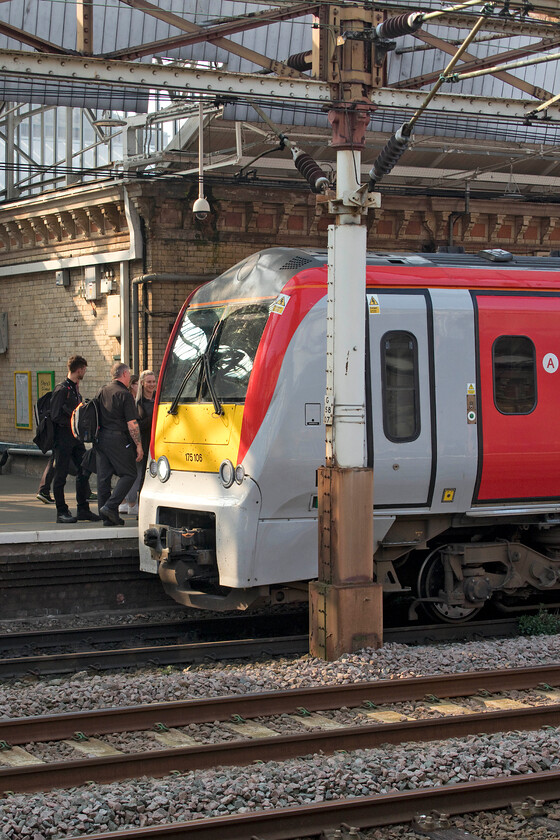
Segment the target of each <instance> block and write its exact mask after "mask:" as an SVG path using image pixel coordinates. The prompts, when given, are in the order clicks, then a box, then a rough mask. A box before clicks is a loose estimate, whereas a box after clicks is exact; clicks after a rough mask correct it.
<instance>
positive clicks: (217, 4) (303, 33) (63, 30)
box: [0, 0, 560, 142]
mask: <svg viewBox="0 0 560 840" xmlns="http://www.w3.org/2000/svg"><path fill="white" fill-rule="evenodd" d="M152 2H156V5H158V6H159V7H160V8H161V9H164V10H167V11H171V12H173V13H175V14H177V15H179V16H181V17H184V18H186V19H187V20H190V21H194V22H195V23H196V24H198V25H201V26H204V25H212V24H215V23H216V21H217V20H220V19H224V18H228V17H233V16H238V15H245V14H253V13H255V12H258V11H260V10H265V9H270V8H271V7H270V6H269V5H267V4H263V5H256V4H253V3H244V2H241V0H152ZM420 5H422V4H420ZM444 5H445V4H444V3H443V2H441V0H435V2H431V3H430V7H431V8H441V7H443V6H444ZM403 6H404V7H408V8H410V9H415V8H418V3H417V2H415V0H400V2H399V8H402V7H403ZM397 11H398V9H397V8H395V12H397ZM93 15H94V51H95V52H96V53H107V52H112V51H114V50H120V49H126V48H127V47H129V46H136V45H139V44H142V43H146V42H152V41H158V40H163V39H165V38H168V37H173V36H176V35H179V34H180V32H181V30H179V29H178V28H177V27H173V26H170V25H169V24H168V23H166V22H164V21H160V20H157V19H156V18H154V17H153V16H151V15H148V14H145V13H143V12H142V11H140V10H139V9H132V8H130V7H129V6H126V5H124V4H117V5H116V4H115V2H114V0H96V2H95V3H94V5H93ZM0 20H4V21H7V22H8V23H10V24H12V25H13V26H16V27H19V28H22V29H25V30H27V31H29V32H31V33H34V34H38V35H39V36H40V37H44V38H46V39H47V40H51V41H53V42H55V43H60V44H61V45H62V46H64V47H66V48H68V49H75V47H76V19H75V7H74V6H73V4H66V3H45V2H44V0H43V2H39V0H26V2H25V3H22V2H15V0H13V1H12V2H10V3H0ZM474 20H475V16H474V15H472V16H470V17H469V19H468V20H466V22H465V28H462V29H457V28H456V27H445V26H434V25H430V26H427V31H428V32H433V33H434V34H435V35H437V36H438V37H441V38H443V39H446V40H447V39H452V40H456V41H462V40H463V39H464V38H465V36H466V34H467V32H468V29H469V28H470V27H471V26H472V24H473V22H474ZM311 23H312V19H311V18H310V17H307V18H303V17H302V18H296V19H293V20H287V21H284V22H282V23H276V24H273V25H270V26H264V27H259V28H257V29H253V30H248V31H246V32H243V33H238V34H236V35H233V36H231V40H232V41H234V42H235V43H238V44H242V45H244V46H246V47H247V48H248V49H252V50H254V51H256V52H260V53H261V54H265V55H267V56H268V57H270V58H273V59H278V60H281V61H285V60H286V59H287V57H288V56H289V55H291V54H294V53H298V52H303V51H307V50H309V49H310V48H311V34H312V30H311ZM536 40H539V39H538V38H529V37H527V38H519V37H515V38H513V37H508V38H503V39H499V40H493V41H481V42H478V43H473V44H472V45H471V47H470V48H469V51H470V52H471V53H472V54H473V55H476V56H477V57H479V58H485V57H487V56H497V55H498V54H499V53H500V52H502V51H504V50H507V49H513V48H515V47H518V46H519V45H520V44H523V43H525V44H529V43H531V42H534V41H536ZM420 45H421V42H420V41H419V40H417V39H416V38H414V37H412V36H408V37H406V38H402V39H399V40H398V46H399V48H409V47H418V46H420ZM19 46H20V45H19V44H17V43H16V42H14V40H13V39H9V38H7V37H6V36H3V35H0V48H14V47H19ZM22 48H23V49H31V47H27V46H25V45H22ZM557 49H559V50H560V48H557ZM163 53H164V54H167V55H169V56H170V57H175V58H180V59H193V60H204V61H209V62H214V61H219V62H221V63H224V64H225V65H226V66H227V69H228V70H230V71H232V72H243V73H245V72H249V71H252V72H255V71H258V70H259V69H260V68H259V67H258V66H256V65H254V64H253V63H252V62H248V61H246V60H244V59H242V58H240V57H239V56H236V55H234V54H233V53H229V52H227V51H225V50H223V49H221V48H218V47H216V46H215V45H214V44H211V43H206V42H202V43H199V44H194V45H192V46H190V47H181V48H178V49H176V50H173V51H169V50H164V51H163ZM151 60H152V58H151V56H147V57H145V58H144V61H146V62H150V61H151ZM449 60H450V56H449V55H448V54H447V53H443V52H441V51H439V50H436V49H431V50H425V49H421V50H420V49H418V50H415V51H412V52H405V53H396V52H393V53H390V54H389V57H388V67H387V72H388V80H389V83H395V82H396V81H400V80H403V79H407V78H414V77H417V76H421V75H423V74H426V73H432V74H433V73H436V74H437V73H439V72H441V70H442V69H443V68H444V67H445V66H446V65H447V64H448V62H449ZM460 66H461V65H460V64H459V65H458V67H457V70H458V71H459V72H460ZM510 73H511V74H512V75H516V76H517V77H518V78H520V79H522V80H525V81H527V82H528V83H530V84H531V85H536V86H539V87H543V88H545V89H547V90H550V91H551V92H553V93H555V92H557V90H558V89H559V88H560V69H559V67H558V63H557V62H554V63H549V64H540V65H535V66H534V67H528V68H523V69H519V70H513V71H510ZM431 84H432V83H430V84H429V85H428V86H425V87H424V89H426V90H427V89H428V88H429V87H431ZM7 87H9V88H10V90H11V91H12V95H13V91H14V90H19V91H20V92H21V94H23V90H24V87H23V86H22V83H20V82H17V83H16V82H15V80H14V81H10V82H9V85H8V84H7V83H5V85H4V91H6V88H7ZM35 87H36V89H38V88H37V86H35ZM443 90H444V91H446V92H456V93H463V94H476V95H484V96H488V97H511V98H527V94H526V93H524V92H523V91H521V90H519V89H518V88H514V87H512V86H511V85H509V84H507V83H506V82H504V81H502V80H501V79H497V78H495V77H491V76H484V77H482V78H478V79H472V80H466V81H464V82H461V83H460V84H456V85H451V84H446V85H444V87H443ZM435 104H436V103H434V106H435ZM90 107H94V106H93V105H90ZM100 107H101V106H100ZM113 107H117V106H116V105H113ZM142 110H143V109H142ZM269 113H270V115H271V117H272V119H273V120H274V121H275V122H277V123H278V124H280V125H290V124H295V125H304V124H305V125H307V126H311V127H326V126H327V124H328V123H327V119H326V115H325V114H324V113H323V112H321V110H320V109H318V108H305V107H302V106H299V105H297V106H296V105H295V104H294V106H292V107H290V106H289V105H283V106H282V107H279V108H274V109H271V110H270V111H269ZM408 116H409V114H408ZM406 117H407V113H405V112H395V111H393V110H389V109H385V110H383V111H381V110H379V111H378V112H377V113H376V114H375V116H374V119H373V120H372V123H371V126H370V127H371V128H372V129H374V130H379V131H384V132H386V131H393V130H395V128H396V127H398V126H399V125H400V124H401V123H402V122H403V120H404V119H405V118H406ZM226 118H228V119H242V120H243V119H245V120H252V121H254V120H255V113H254V111H253V109H252V108H250V107H248V106H247V105H239V106H235V107H233V106H228V108H227V109H226ZM417 131H418V133H421V132H422V131H425V132H426V133H431V134H438V135H440V134H441V135H443V134H448V135H449V134H458V135H459V136H473V137H496V138H499V137H504V138H505V137H507V139H515V140H518V139H519V140H523V139H526V138H528V137H532V138H537V140H536V141H535V142H541V140H540V139H538V138H542V137H545V138H546V140H544V141H542V142H550V138H551V137H552V134H554V132H552V131H548V130H547V128H546V126H542V125H538V126H534V127H526V126H521V125H516V124H513V123H507V124H506V123H501V124H498V123H492V121H491V120H490V121H489V120H488V119H480V120H469V121H468V122H467V121H466V120H461V119H459V118H458V117H457V116H455V115H454V116H449V117H446V116H444V115H438V116H437V117H436V116H434V114H433V113H430V114H427V115H426V117H425V118H423V120H422V121H421V122H420V123H419V125H418V128H417ZM554 139H555V138H554Z"/></svg>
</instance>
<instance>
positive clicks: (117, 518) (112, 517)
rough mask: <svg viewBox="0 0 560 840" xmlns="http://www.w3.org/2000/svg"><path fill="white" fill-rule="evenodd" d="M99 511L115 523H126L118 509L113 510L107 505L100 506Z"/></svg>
mask: <svg viewBox="0 0 560 840" xmlns="http://www.w3.org/2000/svg"><path fill="white" fill-rule="evenodd" d="M99 513H100V514H101V516H102V517H103V518H104V519H109V520H110V521H111V522H112V523H113V525H124V520H123V519H121V518H120V516H119V514H118V513H117V511H116V510H111V508H110V507H107V505H103V507H101V508H99Z"/></svg>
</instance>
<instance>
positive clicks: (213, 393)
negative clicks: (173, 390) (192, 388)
mask: <svg viewBox="0 0 560 840" xmlns="http://www.w3.org/2000/svg"><path fill="white" fill-rule="evenodd" d="M209 346H210V345H209ZM202 357H203V359H204V368H203V369H204V378H205V379H206V384H207V385H208V390H209V391H210V396H211V397H212V402H213V403H214V411H215V413H216V414H218V415H221V414H223V413H224V409H223V408H222V404H221V402H220V400H219V399H218V395H217V394H216V389H215V388H214V383H213V382H212V379H211V377H210V360H209V358H208V350H206V352H205V353H203V354H202Z"/></svg>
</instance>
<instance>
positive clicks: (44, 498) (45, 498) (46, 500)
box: [36, 490, 54, 505]
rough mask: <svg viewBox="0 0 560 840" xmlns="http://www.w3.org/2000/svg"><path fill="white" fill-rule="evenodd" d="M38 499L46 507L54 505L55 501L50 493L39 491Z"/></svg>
mask: <svg viewBox="0 0 560 840" xmlns="http://www.w3.org/2000/svg"><path fill="white" fill-rule="evenodd" d="M36 498H37V499H39V501H40V502H43V504H45V505H54V499H53V497H52V496H51V494H50V493H41V491H40V490H39V492H38V493H37V496H36Z"/></svg>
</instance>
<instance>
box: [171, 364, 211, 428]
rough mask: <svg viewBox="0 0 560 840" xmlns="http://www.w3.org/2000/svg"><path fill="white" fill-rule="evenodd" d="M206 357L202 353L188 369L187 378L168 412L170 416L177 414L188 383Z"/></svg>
mask: <svg viewBox="0 0 560 840" xmlns="http://www.w3.org/2000/svg"><path fill="white" fill-rule="evenodd" d="M204 357H205V353H201V354H200V356H197V358H196V359H195V361H194V362H193V363H192V365H191V366H190V368H189V369H188V371H187V373H186V374H185V377H184V379H183V381H182V382H181V385H180V387H179V390H178V391H177V393H176V394H175V398H174V400H173V402H172V403H171V405H170V406H169V411H168V412H167V413H168V414H177V406H178V405H179V400H180V399H181V394H182V393H183V391H184V390H185V387H186V385H187V382H188V381H189V379H190V378H191V376H192V375H193V374H194V372H195V370H197V369H198V368H199V367H200V364H201V362H202V360H203V359H204Z"/></svg>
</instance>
